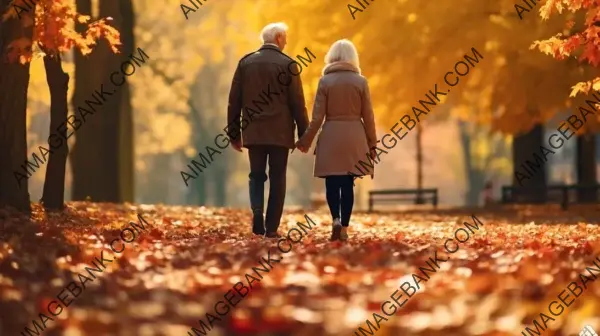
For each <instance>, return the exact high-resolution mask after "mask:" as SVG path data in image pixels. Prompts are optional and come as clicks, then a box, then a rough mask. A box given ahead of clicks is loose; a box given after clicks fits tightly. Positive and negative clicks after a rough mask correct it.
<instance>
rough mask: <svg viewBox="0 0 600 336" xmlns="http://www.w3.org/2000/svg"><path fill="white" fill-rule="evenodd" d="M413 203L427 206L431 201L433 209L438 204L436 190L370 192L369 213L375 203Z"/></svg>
mask: <svg viewBox="0 0 600 336" xmlns="http://www.w3.org/2000/svg"><path fill="white" fill-rule="evenodd" d="M376 201H377V202H399V201H400V202H402V201H413V202H414V204H426V203H427V201H430V202H431V204H432V205H433V207H434V208H435V207H437V204H438V190H437V188H436V189H385V190H372V191H369V212H371V211H373V206H374V205H375V202H376Z"/></svg>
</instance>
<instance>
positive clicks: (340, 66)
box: [323, 62, 360, 75]
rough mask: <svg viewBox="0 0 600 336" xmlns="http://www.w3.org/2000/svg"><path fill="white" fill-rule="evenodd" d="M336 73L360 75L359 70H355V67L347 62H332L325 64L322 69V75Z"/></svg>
mask: <svg viewBox="0 0 600 336" xmlns="http://www.w3.org/2000/svg"><path fill="white" fill-rule="evenodd" d="M338 71H352V72H356V73H358V74H359V75H360V68H357V67H356V66H354V65H353V64H351V63H348V62H333V63H329V64H327V65H326V66H325V67H324V68H323V75H326V74H329V73H332V72H338Z"/></svg>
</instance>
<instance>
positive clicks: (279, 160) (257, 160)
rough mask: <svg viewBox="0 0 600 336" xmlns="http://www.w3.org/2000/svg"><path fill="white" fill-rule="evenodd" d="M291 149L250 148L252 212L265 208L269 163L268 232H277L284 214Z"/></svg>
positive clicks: (268, 146)
mask: <svg viewBox="0 0 600 336" xmlns="http://www.w3.org/2000/svg"><path fill="white" fill-rule="evenodd" d="M288 155H289V149H288V148H286V147H282V146H271V145H254V146H248V156H249V158H250V175H249V177H250V181H249V189H250V206H251V208H252V211H253V212H255V211H260V212H261V213H262V210H263V208H264V188H265V181H266V180H267V174H266V169H267V162H268V163H269V179H270V180H271V181H270V183H269V201H268V204H267V215H266V218H265V227H266V231H267V232H277V228H278V227H279V221H280V220H281V215H282V214H283V204H284V202H285V179H286V172H287V162H288Z"/></svg>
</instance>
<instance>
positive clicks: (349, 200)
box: [325, 175, 354, 227]
mask: <svg viewBox="0 0 600 336" xmlns="http://www.w3.org/2000/svg"><path fill="white" fill-rule="evenodd" d="M325 195H326V197H327V204H328V205H329V210H330V211H331V217H333V219H335V218H341V220H342V226H345V227H347V226H348V225H349V224H350V216H351V215H352V207H353V206H354V180H353V179H352V176H351V175H335V176H326V177H325ZM340 208H341V211H342V212H341V217H340Z"/></svg>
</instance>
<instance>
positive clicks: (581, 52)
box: [531, 0, 600, 97]
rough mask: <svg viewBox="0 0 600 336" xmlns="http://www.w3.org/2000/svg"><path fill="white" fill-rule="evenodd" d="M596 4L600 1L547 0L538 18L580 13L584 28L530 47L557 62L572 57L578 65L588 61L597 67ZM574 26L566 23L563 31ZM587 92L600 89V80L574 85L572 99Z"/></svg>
mask: <svg viewBox="0 0 600 336" xmlns="http://www.w3.org/2000/svg"><path fill="white" fill-rule="evenodd" d="M599 3H600V1H593V0H548V1H547V2H546V3H545V4H544V5H543V6H542V8H541V9H540V16H541V17H542V18H543V19H544V20H547V19H548V18H550V15H551V14H553V12H558V14H562V12H563V10H566V11H570V12H573V13H583V14H584V15H585V20H584V22H582V23H581V24H580V26H581V25H583V29H580V30H579V31H577V32H572V33H571V34H570V35H568V36H565V35H564V34H562V33H559V34H556V35H555V36H553V37H551V38H549V39H546V40H542V41H535V42H534V43H533V45H531V49H535V48H537V49H539V50H540V51H541V52H543V53H545V54H548V55H551V56H552V57H554V58H556V59H559V60H564V59H566V58H568V57H575V58H577V59H578V60H579V62H580V63H583V62H587V63H588V64H590V65H592V66H594V67H596V68H597V67H598V66H599V65H600V36H599V35H598V34H599V33H600V27H599V25H600V8H598V4H599ZM574 26H576V24H575V22H574V21H572V20H569V21H567V23H566V26H565V30H566V31H569V32H570V31H571V30H572V29H573V27H574ZM590 89H594V90H598V89H600V77H596V78H594V79H592V80H590V81H586V82H580V83H577V84H576V85H574V86H573V90H572V91H571V97H574V96H576V95H577V93H579V92H582V93H584V94H587V93H588V92H589V90H590Z"/></svg>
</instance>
